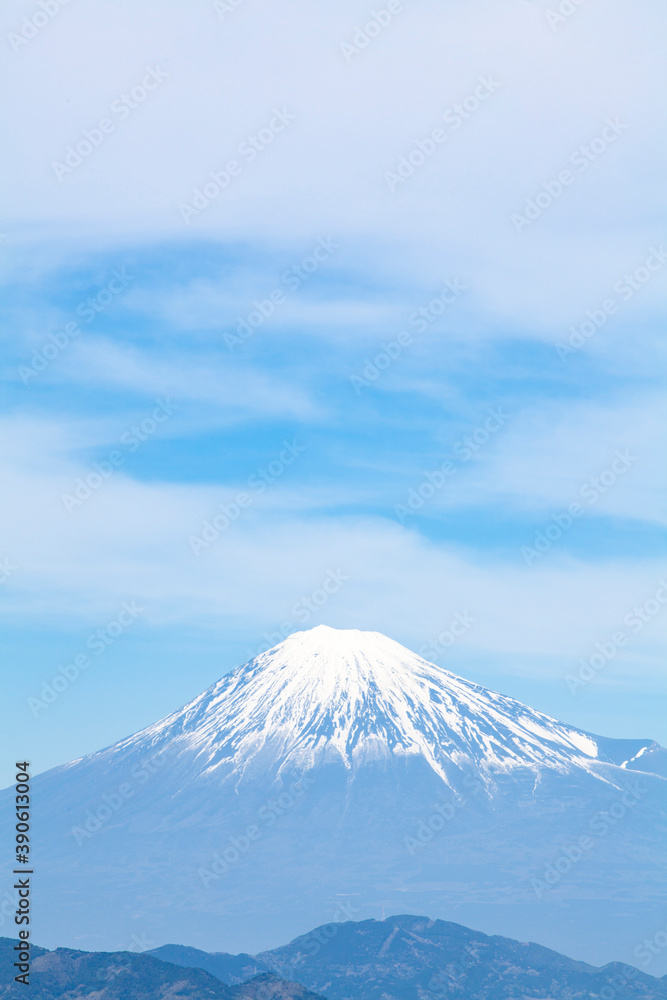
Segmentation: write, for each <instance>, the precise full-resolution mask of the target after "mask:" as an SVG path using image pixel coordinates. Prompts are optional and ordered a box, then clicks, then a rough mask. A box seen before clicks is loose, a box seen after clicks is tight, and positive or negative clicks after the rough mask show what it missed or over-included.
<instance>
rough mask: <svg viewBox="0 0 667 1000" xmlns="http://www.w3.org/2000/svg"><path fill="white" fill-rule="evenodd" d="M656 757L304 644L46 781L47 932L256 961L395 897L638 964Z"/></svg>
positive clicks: (660, 798)
mask: <svg viewBox="0 0 667 1000" xmlns="http://www.w3.org/2000/svg"><path fill="white" fill-rule="evenodd" d="M642 751H643V752H642ZM659 759H660V753H658V752H656V751H655V749H654V745H653V744H652V743H651V741H650V740H646V741H641V740H636V741H615V740H611V739H608V738H601V737H595V736H593V735H591V734H589V733H585V732H583V731H581V730H578V729H576V728H574V727H571V726H567V725H565V724H563V723H560V722H558V721H557V720H554V719H550V718H549V717H547V716H545V715H543V714H540V713H538V712H534V711H532V710H531V709H530V708H527V707H526V706H524V705H521V704H520V703H518V702H516V701H514V700H513V699H511V698H507V697H505V696H503V695H500V694H496V693H494V692H491V691H488V690H486V689H484V688H482V687H480V686H479V685H475V684H472V683H470V682H469V681H466V680H463V679H461V678H458V677H456V676H454V675H453V674H451V673H449V672H448V671H446V670H443V669H442V668H440V667H437V666H434V665H433V664H429V663H427V662H426V661H424V660H423V659H421V658H420V657H418V656H416V655H415V654H413V653H411V652H410V651H409V650H406V649H404V648H403V647H402V646H400V645H399V644H398V643H395V642H393V641H392V640H390V639H387V638H385V637H384V636H380V635H378V634H377V633H365V632H357V631H354V630H349V631H340V632H339V631H336V630H334V629H328V628H325V627H319V628H317V629H313V630H311V631H309V632H303V633H297V634H295V635H293V636H290V638H289V639H287V640H285V642H283V643H281V644H280V645H278V646H276V647H274V649H272V650H269V651H268V652H267V653H264V654H262V655H261V656H259V657H257V658H256V659H254V660H251V661H250V662H249V663H247V664H245V665H243V666H242V667H239V668H238V669H237V670H235V671H232V673H230V674H228V675H226V676H225V677H223V678H222V680H221V681H219V682H218V683H216V684H214V685H213V686H212V687H211V688H209V689H208V690H207V691H205V692H204V693H203V694H202V695H200V696H199V697H198V698H196V699H195V700H194V701H192V702H191V703H189V704H188V705H186V706H185V707H184V708H182V709H180V710H179V711H177V712H175V713H173V714H172V715H170V716H168V717H167V718H165V719H163V720H162V721H160V722H158V723H156V724H155V725H152V726H149V727H148V728H147V729H145V730H144V731H143V732H141V733H138V734H136V735H135V736H133V737H130V738H129V739H126V740H122V741H121V742H119V743H117V744H115V745H114V746H112V747H109V748H107V749H105V750H102V751H100V752H98V753H95V754H91V755H90V756H88V757H85V758H82V759H80V760H76V761H72V762H71V763H70V764H67V765H65V766H64V767H60V768H56V769H54V770H53V771H50V772H48V773H46V774H43V775H39V776H37V777H36V778H35V779H34V781H33V793H34V797H35V802H36V803H38V808H37V809H36V810H35V813H34V817H33V822H34V829H33V833H34V837H35V842H36V843H37V844H38V845H39V851H40V858H41V868H40V871H41V874H40V879H41V885H42V890H41V891H42V896H41V899H40V908H39V910H38V911H37V913H36V921H37V924H36V926H35V931H34V933H35V935H36V936H37V937H38V938H39V939H41V940H42V941H44V942H45V943H46V944H49V945H53V944H67V945H76V946H77V947H84V948H88V949H91V948H92V949H98V948H107V949H113V950H118V949H123V948H125V949H127V948H128V947H130V945H131V942H132V940H133V937H134V935H136V934H137V933H141V934H142V935H145V936H146V937H147V938H148V939H150V940H151V941H153V942H155V943H156V944H160V943H162V942H165V941H169V940H178V941H182V942H183V943H184V944H186V945H194V946H196V947H197V948H200V949H201V948H206V949H209V950H224V951H228V952H230V951H243V952H249V951H258V950H261V949H263V948H267V947H270V946H272V945H274V944H276V943H277V942H278V941H280V940H284V938H285V937H286V936H288V935H296V934H299V933H301V932H303V931H304V930H305V929H306V928H307V927H309V926H310V927H312V926H315V925H317V924H321V923H323V922H327V921H339V920H340V919H341V915H344V916H345V917H346V918H347V919H349V918H356V919H362V918H367V917H370V916H378V915H379V914H380V912H381V911H382V907H383V906H384V907H385V908H386V911H387V912H389V913H392V912H393V913H404V912H405V911H406V910H411V911H413V912H427V913H431V914H433V915H434V916H440V917H455V918H456V919H458V920H461V921H464V922H465V923H467V924H471V925H474V926H479V927H481V928H482V929H484V930H485V931H491V932H502V933H505V934H507V935H511V936H513V937H518V938H526V937H537V938H538V939H539V940H541V941H543V942H544V943H545V944H549V945H550V946H553V947H557V948H559V949H560V950H562V951H567V952H570V953H571V954H574V955H578V956H580V957H582V958H586V959H587V960H589V961H594V962H596V963H597V964H601V963H602V962H604V961H607V960H609V959H611V958H615V957H621V958H623V959H626V960H627V959H630V958H631V957H632V954H633V950H634V948H635V947H636V945H637V944H638V943H639V942H640V941H641V940H642V937H644V936H646V935H649V936H651V935H653V934H655V933H656V931H657V930H658V929H659V928H661V927H662V922H661V921H662V912H661V909H660V907H661V904H662V899H663V898H664V891H665V870H666V869H667V864H665V862H667V857H666V853H667V852H666V851H665V837H664V831H665V809H664V806H665V797H664V792H665V789H666V788H667V784H666V782H665V779H664V778H663V777H660V776H658V775H656V774H651V773H646V772H644V771H639V770H634V768H635V766H641V767H642V768H643V767H647V766H652V765H651V762H652V761H653V760H656V761H659ZM647 762H648V765H647ZM11 801H12V798H11V792H5V793H2V795H1V796H0V803H4V804H5V810H6V815H7V817H8V819H7V822H8V825H10V824H11ZM0 836H3V837H6V838H7V840H9V838H10V830H8V829H7V830H4V832H0ZM582 838H583V841H582ZM582 842H585V844H586V846H585V847H581V846H580V845H581V843H582ZM577 852H578V853H577ZM572 857H575V858H576V860H575V861H572V860H571V858H572ZM10 877H11V876H10ZM9 884H11V883H9ZM659 961H660V958H659V957H658V958H657V959H656V963H658V962H659ZM656 967H657V964H656Z"/></svg>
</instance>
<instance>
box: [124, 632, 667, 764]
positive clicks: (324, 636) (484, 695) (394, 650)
mask: <svg viewBox="0 0 667 1000" xmlns="http://www.w3.org/2000/svg"><path fill="white" fill-rule="evenodd" d="M604 742H605V745H607V744H608V745H609V750H611V749H612V745H613V743H614V741H613V740H606V741H604ZM650 744H651V741H650V740H647V741H645V742H643V741H633V750H634V754H633V756H636V755H637V754H638V753H639V751H640V750H641V749H642V748H643V747H648V746H649V745H650ZM140 746H143V747H145V748H146V750H147V751H149V750H152V749H154V748H155V747H161V746H170V747H172V746H175V747H177V748H178V753H179V755H180V756H181V757H182V758H185V757H189V758H190V760H191V762H192V763H191V769H190V774H192V775H195V776H199V775H202V774H213V773H218V774H221V775H222V774H226V773H228V772H229V770H230V769H233V771H234V772H235V774H236V776H237V779H238V780H241V781H242V780H244V779H247V778H251V777H253V776H254V775H255V774H262V773H265V772H266V769H267V768H268V769H269V771H270V773H271V774H272V775H273V776H275V777H277V778H281V777H282V776H283V775H284V774H285V773H286V772H288V771H289V769H290V768H298V769H300V770H305V771H308V770H311V769H313V768H314V767H317V766H320V765H322V764H327V763H333V764H336V763H342V764H343V765H344V766H345V767H346V768H347V769H348V770H352V769H355V768H356V767H358V766H359V765H362V764H365V763H368V762H370V761H374V760H380V761H382V760H388V759H391V758H392V757H394V756H396V755H405V756H416V757H417V756H418V757H421V758H422V759H423V760H424V761H426V762H427V763H428V764H429V766H430V767H431V768H432V770H433V771H434V772H435V773H436V774H437V775H438V776H439V777H440V778H442V780H443V781H444V782H445V783H446V784H455V783H456V778H455V777H454V776H455V775H456V772H457V770H458V769H459V768H460V767H461V765H469V764H470V762H473V763H474V764H475V765H476V766H477V767H478V769H479V771H480V773H483V774H484V775H485V776H487V777H488V780H489V781H490V780H492V777H493V775H494V773H496V772H497V773H501V774H503V773H507V772H510V771H513V770H514V771H516V770H519V769H521V768H526V767H528V768H534V769H538V768H549V769H554V770H559V771H563V772H565V771H568V770H571V769H572V768H573V767H580V768H584V769H586V770H589V771H590V772H591V773H595V774H601V773H603V772H601V771H600V770H599V769H598V768H596V766H595V765H596V763H597V762H599V761H603V762H607V763H608V762H615V761H612V758H610V757H609V755H608V753H607V752H601V750H600V746H599V744H598V741H597V740H596V738H595V737H594V736H592V735H591V734H589V733H585V732H583V731H581V730H578V729H575V728H574V727H572V726H567V725H565V724H563V723H560V722H558V721H557V720H556V719H551V718H549V717H548V716H545V715H542V714H541V713H539V712H535V711H533V710H532V709H529V708H527V707H526V706H525V705H522V704H521V703H520V702H517V701H515V700H514V699H512V698H508V697H505V696H504V695H501V694H497V693H496V692H492V691H489V690H487V689H485V688H483V687H481V686H480V685H477V684H473V683H471V682H470V681H466V680H464V679H463V678H460V677H456V676H455V675H454V674H452V673H450V672H449V671H447V670H443V669H442V668H441V667H437V666H435V665H434V664H431V663H428V662H427V661H425V660H423V659H422V658H421V657H419V656H417V655H416V654H415V653H411V652H410V651H409V650H407V649H405V648H404V647H403V646H400V645H399V644H398V643H397V642H394V641H393V640H391V639H388V638H387V637H386V636H383V635H380V634H379V633H376V632H372V633H368V632H358V631H357V630H354V629H349V630H337V629H333V628H329V627H327V626H324V625H320V626H318V627H317V628H314V629H311V630H310V631H307V632H297V633H295V634H294V635H292V636H290V637H289V638H288V639H286V640H285V641H284V642H282V643H280V645H279V646H276V647H274V648H273V649H270V650H269V651H268V652H266V653H262V654H261V655H260V656H258V657H256V658H255V659H254V660H251V661H250V662H249V663H247V664H245V665H244V666H242V667H240V668H239V669H237V670H234V671H232V672H231V673H230V674H228V675H227V676H225V677H223V678H222V680H220V681H218V683H217V684H214V685H213V686H212V687H211V688H209V689H208V690H207V691H205V692H204V693H203V694H202V695H200V697H199V698H196V699H195V700H194V701H192V702H190V703H189V704H188V705H186V706H185V707H184V708H182V709H180V710H179V711H178V712H175V713H174V714H173V715H170V716H168V717H167V718H166V719H163V720H162V721H160V722H158V723H156V724H155V725H153V726H149V727H148V729H146V730H144V731H143V733H140V734H138V735H137V736H133V737H131V738H130V739H129V740H126V741H122V742H120V743H118V744H117V745H116V746H115V747H114V748H113V752H114V753H115V754H120V755H122V754H123V752H124V750H125V749H126V748H131V749H132V751H133V752H136V750H137V749H138V748H139V747H140ZM456 777H458V775H456ZM604 778H605V780H612V781H613V776H612V775H610V774H609V772H606V773H605V774H604Z"/></svg>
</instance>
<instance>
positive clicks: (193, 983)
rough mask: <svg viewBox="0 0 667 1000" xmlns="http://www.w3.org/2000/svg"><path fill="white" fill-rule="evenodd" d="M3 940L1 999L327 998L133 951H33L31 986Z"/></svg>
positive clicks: (272, 980)
mask: <svg viewBox="0 0 667 1000" xmlns="http://www.w3.org/2000/svg"><path fill="white" fill-rule="evenodd" d="M15 944H16V941H14V940H11V939H10V938H0V998H1V1000H18V998H20V997H24V996H26V995H28V994H29V995H30V997H31V1000H84V998H86V997H90V998H91V1000H175V998H178V1000H322V998H321V997H319V995H317V994H315V993H311V992H310V991H309V990H308V989H306V987H304V986H302V985H300V984H297V983H290V982H287V981H285V980H283V979H280V978H279V977H278V976H275V975H272V974H269V975H266V974H265V975H262V976H258V977H256V978H255V979H252V980H250V981H249V982H247V983H244V984H243V985H242V986H230V987H228V986H225V985H224V984H223V983H222V982H221V981H220V980H219V979H217V978H216V977H214V976H212V975H210V974H209V973H208V972H203V971H202V970H201V969H198V968H191V967H187V966H183V965H173V964H171V963H169V962H165V961H161V960H160V959H157V958H153V957H152V956H150V955H141V954H135V953H133V952H127V951H126V952H115V953H109V952H92V953H91V952H84V951H72V950H70V949H67V948H59V949H58V950H57V951H47V950H46V949H44V948H33V949H32V952H33V954H32V962H31V971H30V984H29V986H28V987H27V988H26V986H25V985H24V984H22V983H16V982H15V981H14V975H15V970H14V968H13V963H14V955H15V953H14V945H15Z"/></svg>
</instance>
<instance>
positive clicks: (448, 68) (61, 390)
mask: <svg viewBox="0 0 667 1000" xmlns="http://www.w3.org/2000/svg"><path fill="white" fill-rule="evenodd" d="M561 8H562V10H563V11H565V12H567V11H568V10H571V13H559V9H561ZM2 17H3V28H2V31H3V33H4V39H5V40H4V42H3V44H4V46H5V58H4V61H3V62H4V70H3V72H4V74H5V76H6V79H5V81H4V83H5V92H7V91H9V93H10V94H11V98H10V100H9V101H8V102H6V104H5V109H4V119H5V120H4V126H5V132H6V133H7V134H8V138H7V140H6V143H5V147H6V153H5V155H4V157H3V165H2V169H3V171H4V174H5V177H4V180H5V190H6V191H7V192H8V197H7V198H6V199H5V206H4V213H3V221H2V225H1V226H0V228H1V229H2V233H3V236H2V242H1V244H0V251H1V252H2V255H3V261H4V267H3V272H2V273H3V286H4V287H3V291H4V293H5V294H4V296H3V301H4V307H3V318H4V324H3V326H4V351H3V374H4V378H5V395H4V407H3V413H2V416H1V417H0V448H1V449H2V459H3V471H4V486H3V490H2V494H1V503H2V525H3V528H4V532H3V535H4V538H3V541H2V548H1V549H0V562H1V565H0V580H1V581H2V583H1V584H0V596H1V597H2V607H3V612H2V613H3V619H4V621H3V624H4V631H5V635H6V648H7V650H8V655H7V657H6V658H5V662H6V669H5V671H4V675H3V681H2V684H3V690H2V696H3V701H4V703H5V704H7V703H8V702H9V704H11V705H12V706H13V708H12V711H11V712H10V723H9V726H8V727H7V729H8V730H9V731H10V737H11V741H10V746H9V749H8V751H7V752H5V754H4V759H5V760H6V761H9V760H10V758H11V757H12V755H13V754H14V753H16V754H17V755H18V756H19V757H23V756H25V755H26V754H28V755H32V758H33V761H34V768H35V770H42V769H44V768H46V767H50V766H52V765H54V764H57V763H61V762H63V761H66V760H68V759H70V758H73V757H76V756H80V755H81V754H83V753H87V752H89V751H92V750H94V749H98V748H99V747H100V746H103V745H106V744H108V743H110V742H113V741H114V740H116V739H118V738H121V737H123V736H126V735H128V734H129V733H131V732H133V731H135V730H137V729H139V728H141V727H143V726H144V725H146V724H148V723H150V722H152V721H154V720H156V719H157V718H159V717H161V716H162V715H164V714H166V713H167V712H168V711H171V710H172V709H174V708H176V707H177V706H179V705H180V704H182V703H183V702H184V701H186V700H188V699H190V698H191V697H193V696H195V695H196V694H197V693H198V692H199V691H200V690H201V689H203V688H204V687H206V686H207V685H208V684H210V683H212V682H213V681H214V680H216V679H217V678H218V677H219V676H220V674H222V673H223V672H224V671H226V670H228V669H229V668H231V667H232V666H234V665H236V664H237V663H239V662H242V661H244V660H245V659H247V658H248V657H249V656H251V655H253V654H254V653H255V652H256V651H257V650H258V649H260V648H266V647H268V646H269V645H271V644H273V642H275V641H277V639H278V638H279V634H280V632H281V630H282V632H283V633H285V634H287V633H288V632H290V631H294V630H296V629H300V628H307V627H311V626H313V625H316V624H318V623H320V622H325V623H327V624H331V625H334V626H337V627H353V628H361V629H370V630H377V631H382V632H385V633H386V634H388V635H390V636H392V637H393V638H396V639H398V640H399V641H401V642H403V643H405V644H406V645H408V646H410V647H411V648H413V649H416V650H417V651H420V650H424V655H427V656H428V658H429V659H435V660H436V662H439V663H441V664H442V665H444V666H447V667H448V668H449V669H451V670H453V671H455V672H457V673H461V674H464V675H465V676H468V677H472V678H475V679H477V680H479V681H480V682H482V683H484V684H487V685H488V686H490V687H493V688H496V689H499V690H502V691H504V692H506V693H508V694H511V695H514V696H515V697H518V698H521V699H522V700H524V701H526V702H529V703H530V704H532V705H533V706H534V707H536V708H539V709H541V710H543V711H546V712H548V713H549V714H552V715H556V716H558V717H560V718H562V719H564V720H566V721H568V722H572V723H574V724H576V725H579V726H581V727H582V728H587V729H590V730H593V731H597V732H600V733H603V734H605V735H609V736H642V737H643V736H653V737H655V738H657V739H661V740H662V742H666V741H667V726H666V725H665V722H664V711H663V709H662V704H661V702H660V699H659V697H658V696H659V695H660V694H662V695H664V693H665V682H664V667H663V662H662V661H661V659H660V643H661V640H662V639H664V635H665V620H666V619H667V613H666V610H665V609H666V608H667V605H664V604H662V603H661V601H660V598H661V597H663V599H665V600H667V587H665V588H663V589H661V584H660V580H661V578H663V576H664V575H665V572H666V569H665V563H664V537H665V532H664V527H665V506H664V486H665V480H664V472H663V467H664V436H665V433H664V415H665V414H664V410H665V406H664V385H663V381H664V379H663V375H662V372H663V371H664V357H663V355H664V350H663V348H662V344H661V341H660V336H659V335H660V333H661V319H662V316H661V312H662V313H664V309H663V308H662V307H664V295H665V288H666V286H667V281H666V276H667V249H665V247H664V246H663V244H662V242H661V240H663V239H664V237H665V230H664V173H665V142H664V135H665V121H664V93H665V76H666V75H667V71H666V68H665V65H664V59H663V52H662V47H663V46H662V44H661V42H662V39H663V38H664V31H665V27H666V25H665V21H666V20H667V18H666V15H665V11H664V7H663V5H662V4H659V3H658V2H657V0H655V2H653V0H650V2H646V3H644V4H641V5H639V6H638V5H631V4H628V3H623V2H620V0H619V2H616V0H610V2H608V3H606V4H604V5H603V4H600V3H596V2H594V0H585V2H583V3H582V2H580V3H579V4H578V5H575V4H569V3H567V2H564V3H560V5H559V4H558V3H557V2H556V0H537V2H528V0H516V2H509V0H508V2H502V3H498V2H490V0H480V2H474V0H473V2H469V0H466V2H455V0H452V2H442V0H441V2H429V0H417V2H413V3H407V2H405V3H402V4H401V3H398V0H392V3H391V4H390V5H389V4H381V3H378V4H376V5H375V6H373V5H371V4H366V3H363V2H351V0H342V2H338V3H336V4H328V5H326V4H318V5H316V4H313V3H304V2H299V0H294V2H290V0H287V2H284V3H282V4H270V3H269V2H268V0H235V2H232V0H229V2H226V0H218V2H217V3H213V2H196V3H186V2H185V0H182V2H174V0H170V2H166V0H160V2H157V0H143V2H142V3H140V4H137V3H136V2H132V3H130V2H129V0H128V2H119V0H114V2H104V0H96V2H95V3H89V4H84V3H82V2H78V0H70V2H69V3H67V4H65V5H63V6H60V5H59V4H58V0H44V3H43V4H42V5H41V6H40V4H39V3H34V4H33V3H30V2H22V0H21V2H19V0H7V2H6V3H5V4H4V6H3V12H2ZM572 505H574V507H572ZM216 519H217V520H216ZM207 523H208V525H209V527H207V526H206V525H207ZM655 595H658V596H657V597H656V596H655ZM133 602H134V603H133ZM124 606H125V607H124ZM127 607H129V608H130V609H131V610H130V611H128V610H127ZM636 608H639V611H635V610H634V609H636ZM119 616H120V617H119ZM457 616H459V617H458V619H457ZM461 620H463V621H465V625H461ZM456 621H458V623H459V624H458V625H455V627H454V632H458V633H460V634H458V635H454V634H453V633H452V631H451V628H450V626H451V625H452V623H455V622H456ZM98 630H102V634H101V635H100V633H99V631H98ZM91 636H92V638H91ZM438 636H441V639H438ZM434 644H435V645H434ZM598 644H599V645H598ZM592 656H593V657H597V658H596V659H594V664H595V669H593V668H591V667H588V668H582V666H581V661H582V660H583V661H589V660H590V658H591V657H592ZM76 657H79V660H78V663H79V666H78V667H77V665H76V663H77V661H76ZM84 657H85V658H86V659H87V661H88V662H86V663H84V660H83V659H82V658H84ZM72 665H73V666H72ZM77 675H78V676H77ZM568 677H569V682H568ZM55 678H60V680H58V681H57V682H56V683H55V686H54V679H55ZM572 678H574V679H575V680H574V681H573V680H572ZM584 678H587V679H586V680H585V683H579V681H582V680H583V679H584ZM45 684H46V685H47V686H46V687H44V685H45ZM58 689H59V690H58ZM49 692H51V693H50V694H49ZM49 698H51V702H50V703H49V704H47V700H48V699H49ZM3 774H4V773H3ZM4 776H5V777H6V778H7V780H9V771H7V772H6V774H4Z"/></svg>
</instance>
